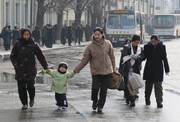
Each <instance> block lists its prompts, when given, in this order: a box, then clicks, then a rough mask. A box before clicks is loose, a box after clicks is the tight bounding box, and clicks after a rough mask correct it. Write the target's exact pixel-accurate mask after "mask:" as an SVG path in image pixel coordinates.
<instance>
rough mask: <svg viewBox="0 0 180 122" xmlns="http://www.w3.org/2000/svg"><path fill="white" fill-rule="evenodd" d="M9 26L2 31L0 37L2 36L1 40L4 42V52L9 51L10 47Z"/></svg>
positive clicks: (10, 32)
mask: <svg viewBox="0 0 180 122" xmlns="http://www.w3.org/2000/svg"><path fill="white" fill-rule="evenodd" d="M10 28H11V27H10V26H6V28H5V29H4V30H3V31H2V36H3V40H4V48H5V50H9V49H10V45H11V34H12V31H11V29H10Z"/></svg>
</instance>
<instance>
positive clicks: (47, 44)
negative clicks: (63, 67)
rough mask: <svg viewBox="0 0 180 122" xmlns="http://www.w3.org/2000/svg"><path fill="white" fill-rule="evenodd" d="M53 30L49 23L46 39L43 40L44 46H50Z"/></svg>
mask: <svg viewBox="0 0 180 122" xmlns="http://www.w3.org/2000/svg"><path fill="white" fill-rule="evenodd" d="M54 37H55V32H54V30H53V28H52V26H51V25H50V24H49V25H48V26H47V40H46V42H45V45H46V47H48V48H52V46H53V42H54Z"/></svg>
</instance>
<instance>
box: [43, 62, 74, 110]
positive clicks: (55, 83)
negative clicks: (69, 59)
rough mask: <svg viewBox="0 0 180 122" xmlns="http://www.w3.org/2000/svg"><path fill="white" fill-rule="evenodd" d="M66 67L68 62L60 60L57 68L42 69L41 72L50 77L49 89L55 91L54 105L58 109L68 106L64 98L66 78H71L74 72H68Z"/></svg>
mask: <svg viewBox="0 0 180 122" xmlns="http://www.w3.org/2000/svg"><path fill="white" fill-rule="evenodd" d="M67 69H68V64H67V63H65V62H61V63H60V64H59V67H58V69H54V70H52V69H47V70H43V73H47V74H49V75H51V77H52V86H51V89H52V91H54V92H55V99H56V101H57V103H56V105H57V106H58V110H66V108H67V107H68V102H67V98H66V93H67V89H68V79H69V78H72V77H73V76H74V75H75V73H74V72H72V73H70V72H69V71H68V70H67Z"/></svg>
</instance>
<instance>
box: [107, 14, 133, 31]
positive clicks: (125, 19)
mask: <svg viewBox="0 0 180 122" xmlns="http://www.w3.org/2000/svg"><path fill="white" fill-rule="evenodd" d="M107 27H108V28H110V29H132V28H135V16H134V14H109V16H108V21H107Z"/></svg>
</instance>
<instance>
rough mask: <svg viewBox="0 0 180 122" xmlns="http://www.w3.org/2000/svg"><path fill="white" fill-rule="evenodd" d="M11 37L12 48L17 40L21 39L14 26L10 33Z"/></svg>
mask: <svg viewBox="0 0 180 122" xmlns="http://www.w3.org/2000/svg"><path fill="white" fill-rule="evenodd" d="M12 36H13V40H12V45H13V46H14V44H15V42H16V41H17V39H19V38H20V37H21V36H20V31H19V29H18V28H17V26H14V30H13V31H12Z"/></svg>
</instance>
